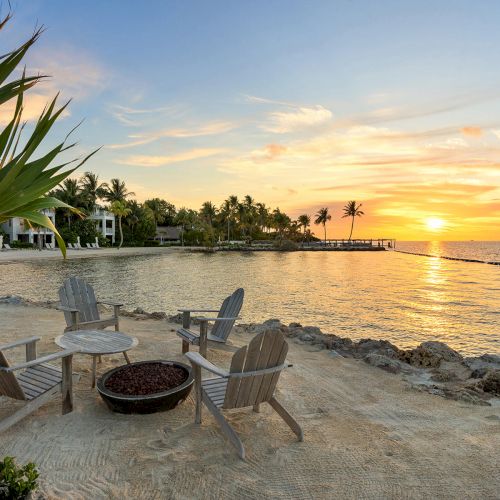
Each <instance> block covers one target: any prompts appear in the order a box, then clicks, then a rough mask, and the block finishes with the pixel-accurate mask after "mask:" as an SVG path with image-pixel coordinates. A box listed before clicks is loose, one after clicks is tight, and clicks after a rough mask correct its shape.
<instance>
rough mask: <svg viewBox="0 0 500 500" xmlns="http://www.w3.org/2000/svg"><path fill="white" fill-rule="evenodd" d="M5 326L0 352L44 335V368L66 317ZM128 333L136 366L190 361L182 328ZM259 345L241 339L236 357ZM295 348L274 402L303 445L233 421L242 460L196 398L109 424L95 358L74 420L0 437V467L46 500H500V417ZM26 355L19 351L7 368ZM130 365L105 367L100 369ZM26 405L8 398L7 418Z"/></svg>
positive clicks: (41, 316) (296, 343)
mask: <svg viewBox="0 0 500 500" xmlns="http://www.w3.org/2000/svg"><path fill="white" fill-rule="evenodd" d="M114 251H115V252H116V250H114ZM11 253H14V252H11ZM20 253H21V252H20ZM82 253H83V252H82ZM89 253H90V252H89ZM0 318H1V325H2V328H1V330H0V343H3V342H6V341H11V340H14V339H20V338H23V337H27V336H31V335H40V336H41V337H42V341H41V342H40V344H39V355H41V354H46V353H49V352H54V351H55V350H57V347H56V346H55V344H54V343H53V341H54V338H55V336H57V335H59V334H60V333H61V331H62V329H63V323H64V321H63V318H62V316H61V315H60V313H59V312H57V311H55V310H53V309H46V308H40V307H26V306H23V305H17V306H16V305H0ZM121 322H122V323H121V329H122V330H123V331H124V332H127V333H129V334H131V335H134V336H136V337H137V338H138V339H139V342H140V344H139V346H138V347H137V348H136V349H134V350H133V351H131V352H130V356H131V358H132V360H136V361H137V360H144V359H158V358H164V359H177V360H182V354H181V353H180V340H179V339H178V338H177V337H176V336H175V333H174V330H175V328H176V326H177V325H175V324H169V323H167V322H166V321H164V320H163V321H155V320H151V319H142V320H138V319H133V318H123V319H122V320H121ZM250 338H251V337H250V335H248V334H245V333H242V332H238V331H237V332H235V333H234V335H233V341H234V343H235V344H237V345H243V344H245V343H247V342H248V340H249V339H250ZM289 343H290V351H289V356H288V359H289V360H290V361H291V362H292V363H293V365H294V366H293V368H291V369H289V370H287V371H286V372H285V373H284V375H283V376H282V378H281V379H280V384H279V386H278V392H277V396H278V398H279V399H280V400H281V402H282V403H283V405H284V406H285V407H286V408H288V410H289V411H290V412H291V413H292V414H293V415H294V416H295V417H296V419H297V420H298V422H299V423H300V425H301V426H302V427H303V430H304V434H305V440H304V442H303V443H299V442H297V441H296V440H295V436H294V435H293V434H292V433H291V432H290V431H289V429H288V428H287V427H286V426H284V425H283V423H282V421H281V420H280V418H279V417H278V416H277V415H276V414H275V413H273V412H272V411H271V409H270V408H268V407H265V406H266V405H264V407H263V409H262V411H261V413H259V414H256V413H253V412H252V411H251V410H239V411H234V412H230V413H229V416H228V419H229V421H230V422H231V424H232V425H233V426H234V427H235V429H236V431H237V432H238V433H239V434H240V436H241V438H242V440H243V443H244V445H245V446H246V449H247V460H246V461H241V460H239V458H238V456H237V454H236V453H235V451H234V450H233V448H232V447H231V446H230V445H229V444H228V443H227V442H226V441H225V439H224V438H223V436H222V434H221V432H220V431H219V428H218V426H217V424H216V422H215V421H214V419H213V418H212V417H211V415H210V414H209V412H208V411H206V409H204V412H203V417H204V420H203V423H202V425H201V427H200V426H197V425H195V424H194V422H193V419H194V404H193V400H192V399H191V397H190V398H188V400H186V401H185V402H184V403H183V404H182V405H181V406H179V407H178V408H176V409H175V410H173V411H170V412H165V413H156V414H152V415H120V414H114V413H111V412H110V411H109V410H108V409H107V407H106V406H105V405H104V403H103V402H102V401H101V400H100V398H99V395H98V393H97V392H96V391H95V390H93V389H91V388H90V358H89V357H86V356H84V355H76V356H75V359H74V370H75V371H76V372H78V373H80V374H81V379H80V381H79V382H78V384H76V386H75V388H74V395H75V410H74V411H73V412H72V413H70V414H67V415H65V416H61V414H60V409H61V406H60V401H59V400H58V399H55V400H53V402H51V403H49V404H47V405H45V406H43V407H42V408H41V409H40V410H38V411H37V412H36V413H35V414H33V415H31V416H29V417H27V418H25V419H24V420H23V421H22V422H20V423H19V424H17V425H16V426H14V427H13V428H11V429H10V430H9V431H7V432H6V433H5V434H4V435H2V436H0V455H1V456H4V455H13V456H15V457H17V460H18V461H19V462H27V461H34V462H35V463H36V464H37V466H38V468H39V470H40V473H41V475H40V492H41V493H43V494H44V495H45V496H46V497H47V498H50V499H56V498H57V499H61V498H68V499H69V498H71V499H88V498H95V499H99V498H145V499H149V498H179V499H181V498H315V499H317V498H325V499H326V498H429V497H430V498H482V499H484V498H498V491H499V490H500V480H499V477H498V467H499V464H500V461H499V459H500V453H499V449H500V407H498V406H496V407H495V406H491V407H489V406H477V405H470V404H468V403H465V402H463V401H450V400H447V399H444V398H441V397H438V396H434V395H431V394H427V393H423V392H418V391H416V390H414V389H411V388H410V387H409V386H408V384H407V383H405V382H404V380H403V379H402V378H401V377H400V376H399V375H393V374H389V373H386V372H384V371H383V370H380V369H378V368H376V367H372V366H369V365H367V364H365V363H364V362H362V361H360V360H355V359H344V358H339V357H332V356H331V354H330V353H329V352H328V351H327V350H319V349H318V348H317V347H316V346H314V345H312V346H311V345H302V344H303V343H302V342H300V340H298V339H292V340H289ZM12 354H14V353H12ZM12 354H11V355H12ZM23 354H24V353H23V352H22V349H21V350H19V351H15V355H14V356H13V357H12V358H11V360H12V361H16V360H18V361H20V360H21V359H22V356H23ZM209 358H210V359H211V360H212V361H214V362H215V363H217V364H220V365H221V366H228V363H229V360H230V354H229V353H225V352H216V351H210V352H209ZM122 360H123V358H122V357H121V356H106V357H104V359H103V364H102V365H99V370H100V372H101V373H102V372H103V371H105V370H107V369H110V368H112V367H114V366H117V365H118V364H121V363H122ZM18 404H19V403H18V402H15V401H13V400H8V399H6V398H0V418H2V417H4V416H6V415H8V414H9V413H10V412H11V411H12V410H13V408H14V407H15V406H17V405H18ZM21 404H22V403H21Z"/></svg>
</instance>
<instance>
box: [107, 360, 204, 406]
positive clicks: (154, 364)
mask: <svg viewBox="0 0 500 500" xmlns="http://www.w3.org/2000/svg"><path fill="white" fill-rule="evenodd" d="M193 382H194V378H193V374H192V373H191V367H190V366H188V365H185V364H184V363H179V362H177V361H164V360H155V361H139V362H137V363H131V364H130V365H123V366H119V367H118V368H114V369H113V370H110V371H108V372H106V373H105V374H104V375H103V376H102V377H101V378H100V379H99V380H98V381H97V390H98V391H99V394H100V395H101V397H102V399H103V400H104V402H105V403H106V405H107V406H108V407H109V408H110V409H111V410H112V411H116V412H118V413H155V412H157V411H166V410H172V409H173V408H175V407H176V406H177V405H178V404H179V403H180V402H182V401H184V400H185V399H186V398H187V396H188V395H189V393H190V392H191V389H192V387H193Z"/></svg>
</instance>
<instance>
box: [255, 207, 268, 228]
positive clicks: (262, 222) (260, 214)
mask: <svg viewBox="0 0 500 500" xmlns="http://www.w3.org/2000/svg"><path fill="white" fill-rule="evenodd" d="M256 207H257V219H258V221H259V228H260V230H261V231H262V232H264V230H265V229H266V228H267V226H268V221H269V210H268V209H267V207H266V205H265V204H264V203H257V205H256Z"/></svg>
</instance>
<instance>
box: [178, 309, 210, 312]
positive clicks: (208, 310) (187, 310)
mask: <svg viewBox="0 0 500 500" xmlns="http://www.w3.org/2000/svg"><path fill="white" fill-rule="evenodd" d="M177 310H178V311H179V312H192V313H194V312H196V313H218V312H219V309H177Z"/></svg>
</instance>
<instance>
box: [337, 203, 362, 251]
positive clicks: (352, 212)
mask: <svg viewBox="0 0 500 500" xmlns="http://www.w3.org/2000/svg"><path fill="white" fill-rule="evenodd" d="M362 205H363V204H362V203H360V204H359V205H358V206H356V202H355V201H354V200H353V201H348V202H347V205H346V206H345V207H344V215H343V216H342V218H343V219H344V218H345V217H352V221H351V232H350V233H349V241H351V236H352V230H353V229H354V218H355V217H361V216H362V215H365V213H364V212H362V211H361V210H360V208H361V206H362Z"/></svg>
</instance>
